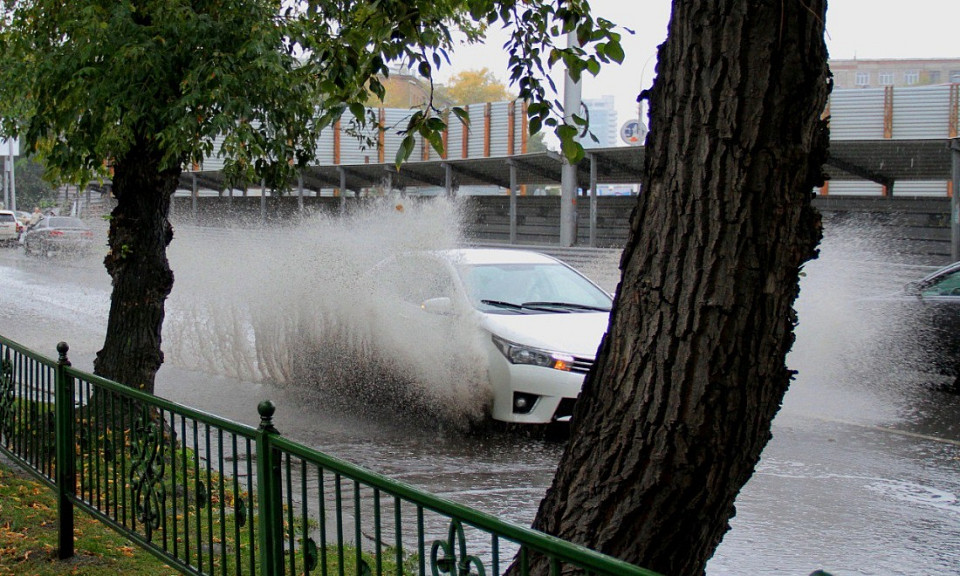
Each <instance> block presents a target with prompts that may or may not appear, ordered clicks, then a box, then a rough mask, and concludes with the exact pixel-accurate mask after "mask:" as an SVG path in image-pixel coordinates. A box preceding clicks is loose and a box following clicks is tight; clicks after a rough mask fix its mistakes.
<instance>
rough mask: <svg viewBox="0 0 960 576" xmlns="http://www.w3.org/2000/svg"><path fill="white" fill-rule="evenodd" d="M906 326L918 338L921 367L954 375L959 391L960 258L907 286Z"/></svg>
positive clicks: (956, 389) (954, 384)
mask: <svg viewBox="0 0 960 576" xmlns="http://www.w3.org/2000/svg"><path fill="white" fill-rule="evenodd" d="M900 300H901V301H902V302H906V303H907V314H906V315H904V316H903V319H904V321H905V322H907V323H908V326H907V327H906V330H907V331H909V332H910V334H911V336H912V337H913V338H914V339H915V340H916V348H917V350H918V351H919V356H920V357H919V358H918V361H919V362H920V363H921V365H922V367H924V368H928V369H932V370H933V371H936V372H938V373H940V374H943V375H945V376H950V377H953V378H954V382H953V384H952V385H951V386H950V387H949V388H950V389H951V390H952V391H954V392H960V262H954V263H953V264H950V265H948V266H944V267H943V268H940V269H938V270H936V271H934V272H932V273H930V274H928V275H927V276H925V277H923V278H921V279H920V280H917V281H915V282H909V283H908V284H907V285H906V286H904V290H903V294H901V297H900Z"/></svg>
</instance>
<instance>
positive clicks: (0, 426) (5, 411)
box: [0, 348, 15, 446]
mask: <svg viewBox="0 0 960 576" xmlns="http://www.w3.org/2000/svg"><path fill="white" fill-rule="evenodd" d="M14 398H15V395H14V393H13V362H12V361H11V360H10V349H9V348H7V353H6V355H5V357H4V359H3V362H0V442H2V443H3V444H4V445H5V446H9V445H10V442H11V439H12V438H13V430H14V426H13V415H14V412H13V402H14Z"/></svg>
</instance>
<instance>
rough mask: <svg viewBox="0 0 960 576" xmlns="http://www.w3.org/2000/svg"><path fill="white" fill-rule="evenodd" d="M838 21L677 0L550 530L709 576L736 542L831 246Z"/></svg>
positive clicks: (803, 6) (653, 565)
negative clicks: (603, 326)
mask: <svg viewBox="0 0 960 576" xmlns="http://www.w3.org/2000/svg"><path fill="white" fill-rule="evenodd" d="M825 11H826V2H825V1H824V0H810V1H807V2H799V1H796V0H763V1H750V2H747V1H745V0H720V1H716V0H714V1H710V2H707V1H703V0H675V1H674V2H673V14H672V17H671V21H670V27H669V36H668V39H667V41H666V42H665V43H664V44H663V45H662V46H661V47H660V51H659V63H658V77H657V79H656V83H655V85H654V88H653V89H652V90H651V93H650V108H651V132H650V135H649V137H648V139H647V143H646V160H645V166H644V170H645V180H644V187H643V192H642V194H641V197H640V200H639V204H638V206H637V208H636V209H635V210H634V213H633V215H632V219H631V228H632V229H631V233H630V237H629V239H628V242H627V246H626V249H625V251H624V254H623V258H622V261H621V268H622V272H623V276H622V279H621V282H620V286H619V289H618V291H617V298H616V301H615V305H614V310H613V313H612V314H611V322H610V329H609V331H608V334H607V337H606V338H605V339H604V341H603V344H602V345H601V347H600V351H599V355H598V358H597V362H596V365H595V366H594V369H593V371H592V372H591V374H590V375H589V376H588V379H587V382H586V383H585V385H584V389H583V392H582V393H581V396H580V401H579V402H578V403H577V408H576V413H575V415H574V418H573V428H572V430H571V439H570V443H569V445H568V446H567V448H566V451H565V452H564V455H563V457H562V459H561V462H560V466H559V470H558V472H557V475H556V477H555V479H554V481H553V485H552V486H551V488H550V489H549V491H548V493H547V495H546V497H545V499H544V500H543V502H542V503H541V505H540V509H539V512H538V514H537V517H536V520H535V522H534V527H535V528H538V529H540V530H544V531H546V532H548V533H551V534H555V535H558V536H560V537H562V538H566V539H569V540H573V541H574V542H577V543H580V544H583V545H586V546H588V547H590V548H594V549H597V550H600V551H602V552H605V553H607V554H611V555H613V556H616V557H619V558H621V559H623V560H626V561H629V562H631V563H634V564H637V565H640V566H643V567H645V568H648V569H651V570H655V571H658V572H661V573H664V574H670V575H686V574H702V573H703V572H704V570H705V566H706V563H707V561H708V560H709V558H710V557H711V556H712V555H713V553H714V551H715V549H716V547H717V545H718V544H719V543H720V540H721V538H722V537H723V535H724V533H725V532H726V531H727V530H728V529H729V524H728V521H729V519H730V518H731V517H733V515H734V513H735V509H734V499H735V497H736V495H737V493H738V492H739V491H740V489H741V487H742V486H743V485H744V484H745V483H746V482H747V480H748V479H749V478H750V476H751V475H752V474H753V471H754V468H755V466H756V464H757V462H758V460H759V458H760V453H761V451H762V450H763V447H764V446H765V444H766V443H767V441H768V439H769V438H770V436H771V422H772V420H773V418H774V416H775V415H776V413H777V411H778V410H779V407H780V403H781V401H782V399H783V395H784V393H785V392H786V390H787V387H788V385H789V382H790V380H791V378H792V374H793V373H792V372H791V371H790V370H788V369H787V368H786V365H785V357H786V354H787V352H788V351H789V350H790V347H791V345H792V343H793V340H794V336H793V327H794V324H795V322H796V316H795V312H794V310H793V302H794V300H795V298H796V296H797V293H798V281H799V273H800V269H801V267H802V265H803V263H804V262H805V261H807V260H808V259H810V258H812V257H815V256H816V244H817V242H819V239H820V232H821V227H820V217H819V215H818V214H817V213H816V211H815V210H814V209H813V208H812V207H811V198H812V188H813V187H814V186H816V185H819V184H821V183H822V173H821V170H820V167H821V165H822V163H823V161H824V160H825V158H826V145H827V143H828V136H827V133H826V126H825V122H824V121H821V120H820V115H821V113H822V111H823V110H824V107H825V104H826V97H827V94H828V91H829V87H828V70H827V66H826V48H825V46H824V42H823V31H824V14H825ZM542 568H543V566H539V567H538V570H536V571H535V572H534V573H546V572H545V571H542V570H541V569H542Z"/></svg>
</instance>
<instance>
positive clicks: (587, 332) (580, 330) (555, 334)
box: [482, 312, 610, 358]
mask: <svg viewBox="0 0 960 576" xmlns="http://www.w3.org/2000/svg"><path fill="white" fill-rule="evenodd" d="M482 316H483V320H482V325H483V327H484V328H485V329H486V330H488V331H489V332H491V333H493V334H495V335H497V336H500V337H501V338H504V339H505V340H509V341H511V342H516V343H517V344H524V345H527V346H533V347H536V348H542V349H545V350H551V351H554V352H565V353H567V354H572V355H574V356H579V357H582V358H593V357H595V356H596V354H597V347H599V346H600V339H601V338H602V337H603V333H604V332H606V330H607V323H608V322H609V317H610V314H609V312H573V313H567V314H482Z"/></svg>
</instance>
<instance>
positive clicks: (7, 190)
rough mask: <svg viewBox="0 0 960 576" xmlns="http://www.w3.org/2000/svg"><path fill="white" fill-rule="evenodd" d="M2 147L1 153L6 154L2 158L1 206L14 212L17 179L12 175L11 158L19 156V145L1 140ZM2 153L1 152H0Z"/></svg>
mask: <svg viewBox="0 0 960 576" xmlns="http://www.w3.org/2000/svg"><path fill="white" fill-rule="evenodd" d="M3 143H4V144H6V146H4V147H3V148H4V150H3V152H6V158H4V172H3V184H4V188H3V205H4V206H6V207H8V209H9V210H14V211H16V209H17V179H16V176H15V175H14V168H13V157H14V156H19V155H20V143H19V142H18V141H16V140H14V139H12V138H8V139H6V140H3ZM0 153H2V152H0Z"/></svg>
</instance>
